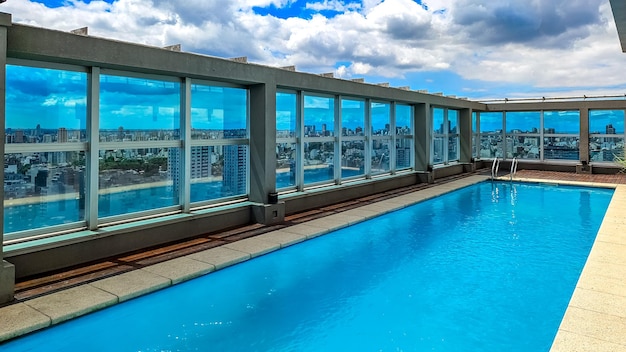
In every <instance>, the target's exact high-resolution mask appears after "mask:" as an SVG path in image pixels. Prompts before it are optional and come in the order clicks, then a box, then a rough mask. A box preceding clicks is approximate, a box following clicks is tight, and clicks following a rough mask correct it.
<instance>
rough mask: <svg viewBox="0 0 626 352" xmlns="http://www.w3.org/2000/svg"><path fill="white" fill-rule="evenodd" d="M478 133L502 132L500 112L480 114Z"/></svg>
mask: <svg viewBox="0 0 626 352" xmlns="http://www.w3.org/2000/svg"><path fill="white" fill-rule="evenodd" d="M480 132H481V133H494V132H502V112H481V113H480Z"/></svg>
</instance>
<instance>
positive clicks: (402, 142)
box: [396, 138, 413, 170]
mask: <svg viewBox="0 0 626 352" xmlns="http://www.w3.org/2000/svg"><path fill="white" fill-rule="evenodd" d="M412 150H413V139H411V138H398V139H396V169H398V170H400V169H408V168H410V167H411V165H412V163H411V160H412V159H413V152H412Z"/></svg>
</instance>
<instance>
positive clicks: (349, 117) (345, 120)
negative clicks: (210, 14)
mask: <svg viewBox="0 0 626 352" xmlns="http://www.w3.org/2000/svg"><path fill="white" fill-rule="evenodd" d="M364 126H365V102H364V101H362V100H350V99H342V100H341V135H342V136H363V128H364Z"/></svg>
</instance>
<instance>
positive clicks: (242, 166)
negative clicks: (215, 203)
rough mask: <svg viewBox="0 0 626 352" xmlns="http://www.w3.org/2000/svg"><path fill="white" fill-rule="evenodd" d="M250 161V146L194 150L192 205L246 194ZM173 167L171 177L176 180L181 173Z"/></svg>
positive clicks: (197, 148)
mask: <svg viewBox="0 0 626 352" xmlns="http://www.w3.org/2000/svg"><path fill="white" fill-rule="evenodd" d="M171 160H172V161H174V160H173V158H171ZM247 160H248V146H247V145H225V146H198V147H192V148H191V170H190V171H191V202H192V203H193V202H201V201H207V200H213V199H218V198H225V197H232V196H240V195H244V194H246V193H247V174H248V162H247ZM171 168H172V171H171V178H172V179H175V177H176V176H175V175H176V174H177V173H178V172H179V170H177V169H174V166H173V165H172V166H171Z"/></svg>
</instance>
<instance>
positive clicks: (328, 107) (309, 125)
mask: <svg viewBox="0 0 626 352" xmlns="http://www.w3.org/2000/svg"><path fill="white" fill-rule="evenodd" d="M334 128H335V100H334V98H329V97H320V96H314V95H305V96H304V135H305V136H306V137H329V136H334Z"/></svg>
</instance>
